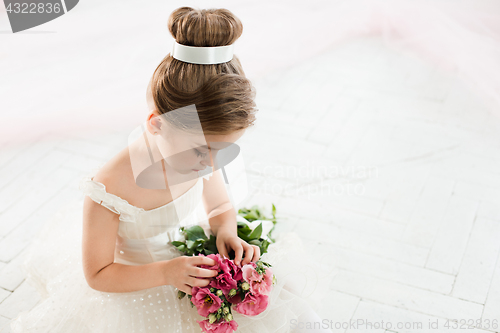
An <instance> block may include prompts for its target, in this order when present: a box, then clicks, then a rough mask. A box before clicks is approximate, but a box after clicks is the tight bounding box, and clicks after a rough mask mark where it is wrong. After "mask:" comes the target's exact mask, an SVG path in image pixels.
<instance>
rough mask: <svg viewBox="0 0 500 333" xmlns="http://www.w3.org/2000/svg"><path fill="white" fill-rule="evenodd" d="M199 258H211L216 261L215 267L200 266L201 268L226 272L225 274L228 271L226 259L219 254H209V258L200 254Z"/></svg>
mask: <svg viewBox="0 0 500 333" xmlns="http://www.w3.org/2000/svg"><path fill="white" fill-rule="evenodd" d="M198 256H201V257H207V258H210V259H212V260H213V261H215V265H213V266H209V265H200V266H199V267H200V268H206V269H213V270H216V271H224V272H225V271H226V270H228V268H227V263H225V262H224V259H223V258H222V257H221V256H220V254H218V253H217V254H209V255H208V256H206V255H204V254H202V253H199V254H198Z"/></svg>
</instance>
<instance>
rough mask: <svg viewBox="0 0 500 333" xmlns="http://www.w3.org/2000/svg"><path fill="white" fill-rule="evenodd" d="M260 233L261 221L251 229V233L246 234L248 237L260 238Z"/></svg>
mask: <svg viewBox="0 0 500 333" xmlns="http://www.w3.org/2000/svg"><path fill="white" fill-rule="evenodd" d="M261 235H262V222H261V223H259V225H258V226H257V227H256V228H255V229H253V231H252V233H251V234H250V235H249V236H248V238H251V239H253V238H260V236H261Z"/></svg>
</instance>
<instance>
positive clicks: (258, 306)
mask: <svg viewBox="0 0 500 333" xmlns="http://www.w3.org/2000/svg"><path fill="white" fill-rule="evenodd" d="M268 304H269V296H267V295H259V294H257V295H252V294H251V293H248V294H246V296H245V299H244V300H243V302H241V303H238V304H236V305H235V307H234V310H236V311H237V312H239V313H241V314H244V315H247V316H256V315H258V314H259V313H261V312H262V311H264V310H265V309H266V308H267V305H268Z"/></svg>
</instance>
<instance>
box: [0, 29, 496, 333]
mask: <svg viewBox="0 0 500 333" xmlns="http://www.w3.org/2000/svg"><path fill="white" fill-rule="evenodd" d="M254 84H255V86H256V88H257V103H258V105H259V109H260V111H259V114H258V121H257V125H256V127H255V128H253V129H251V130H249V131H248V133H247V134H246V135H245V136H244V137H243V138H242V140H241V142H240V143H241V145H242V147H243V150H242V151H243V156H244V159H245V163H246V167H247V170H248V174H249V182H250V184H251V190H252V193H251V195H249V197H248V198H247V200H246V201H245V202H244V203H242V204H241V205H242V206H246V205H253V204H263V205H265V207H269V208H270V204H271V202H274V203H275V204H276V207H277V211H278V215H279V216H280V217H281V218H282V221H281V223H280V224H279V225H278V226H277V230H276V232H277V233H279V232H281V231H284V230H294V231H297V232H298V233H300V235H301V236H302V237H303V239H304V241H305V242H306V244H307V245H308V246H310V247H311V248H313V249H315V250H317V251H323V252H329V253H331V256H330V259H329V262H327V263H325V264H333V265H337V266H338V267H339V268H340V273H339V274H338V275H337V277H336V278H335V279H334V280H333V281H332V284H331V286H329V288H330V289H329V291H328V293H329V295H330V296H331V302H330V303H329V305H328V307H326V308H325V309H324V311H323V313H321V315H322V317H323V318H325V319H328V320H331V321H332V322H334V323H335V324H334V325H333V326H332V328H333V331H335V332H354V331H356V332H358V331H363V332H365V331H370V332H371V331H374V332H384V331H386V332H423V331H429V332H441V331H446V332H448V331H456V332H463V331H464V329H463V326H462V329H460V325H459V326H458V327H454V326H453V325H454V324H453V323H452V322H448V324H449V327H446V326H445V325H446V323H447V322H446V320H447V319H455V320H462V321H466V323H467V324H469V323H471V322H474V327H475V328H474V329H470V330H466V331H467V332H470V331H474V332H498V331H499V329H498V328H497V329H494V328H491V323H490V328H489V329H485V328H484V327H483V328H482V329H481V327H480V326H479V325H477V323H478V320H479V319H483V320H487V319H489V320H493V319H497V320H499V319H500V260H498V257H499V253H500V242H499V241H498V240H499V239H500V205H499V203H500V171H499V170H500V119H497V118H495V117H494V116H493V115H491V114H490V113H489V112H488V110H486V109H485V108H484V106H483V104H482V102H481V101H480V100H479V99H478V98H476V97H475V96H473V95H472V94H471V93H470V92H469V91H468V90H467V88H465V86H464V85H463V84H462V83H461V82H459V81H457V79H456V78H455V77H454V76H453V75H452V74H448V73H442V72H440V71H438V70H436V69H435V68H433V67H431V66H429V65H427V64H426V63H423V62H420V61H419V60H417V58H409V57H407V56H402V55H400V54H398V53H397V52H394V51H392V50H388V49H386V48H385V47H384V46H383V44H382V42H381V40H380V39H379V38H375V37H373V38H364V39H358V40H354V41H351V42H346V43H345V44H343V45H341V46H339V47H337V48H335V49H333V50H331V52H328V53H325V54H323V55H321V56H320V57H318V58H316V59H314V61H309V62H307V63H304V64H303V65H302V66H297V67H295V68H294V69H292V70H289V71H287V72H280V73H275V74H274V75H272V76H269V77H267V78H266V79H263V80H261V81H259V82H255V83H254ZM128 133H129V132H128V131H125V132H118V133H106V134H103V133H97V134H94V135H92V136H90V135H88V134H87V135H85V134H79V135H78V136H75V137H73V138H68V137H64V138H62V137H59V138H58V137H51V138H49V137H46V138H44V140H42V141H40V142H37V143H33V144H31V145H29V144H28V145H23V146H22V147H16V148H13V149H10V150H4V151H1V152H0V172H1V174H2V175H3V176H2V177H0V188H1V190H0V329H1V327H4V330H3V331H1V332H2V333H5V332H9V331H10V329H9V328H8V325H7V324H8V322H9V319H10V318H12V317H14V316H15V315H16V314H17V313H18V312H19V311H22V310H28V309H30V308H31V307H33V306H34V305H35V304H36V302H38V295H36V293H34V290H33V288H32V287H31V286H29V285H28V284H26V283H23V281H24V276H23V274H22V272H21V271H20V270H19V267H18V265H19V263H20V262H21V261H22V256H23V249H25V248H26V246H27V245H28V244H29V242H30V239H31V238H32V237H33V235H34V234H35V233H36V232H37V230H39V228H40V227H41V226H42V225H43V223H44V222H45V221H46V220H47V218H49V217H50V216H51V215H52V214H53V213H54V212H55V211H56V209H57V208H58V207H59V206H60V205H63V204H65V203H67V202H70V201H72V200H79V199H81V198H82V195H81V194H80V193H79V192H78V190H77V180H78V179H79V178H80V177H81V176H82V175H83V174H85V173H86V172H88V171H89V170H90V169H91V168H94V167H97V166H98V165H99V164H100V163H103V162H104V161H106V160H107V159H108V158H109V157H110V156H112V154H113V153H115V152H117V151H118V150H119V149H121V148H122V147H124V146H125V145H126V142H127V135H128ZM382 320H383V321H384V323H385V324H386V325H387V323H391V325H393V326H392V327H388V326H383V327H382V328H380V326H376V324H380V322H381V321H382ZM350 321H351V322H352V321H355V322H357V323H358V324H359V325H358V326H357V327H356V326H349V325H348V324H349V322H350ZM436 321H438V322H437V324H436V325H438V326H439V328H435V326H431V328H430V327H429V325H430V324H431V323H432V325H434V323H436ZM362 322H365V323H366V322H371V323H372V324H375V325H372V327H369V326H367V325H363V324H360V323H362ZM398 323H399V324H400V325H403V328H398V327H397V325H398ZM419 323H421V325H422V328H421V329H420V328H419V326H418V325H419ZM499 324H500V323H499Z"/></svg>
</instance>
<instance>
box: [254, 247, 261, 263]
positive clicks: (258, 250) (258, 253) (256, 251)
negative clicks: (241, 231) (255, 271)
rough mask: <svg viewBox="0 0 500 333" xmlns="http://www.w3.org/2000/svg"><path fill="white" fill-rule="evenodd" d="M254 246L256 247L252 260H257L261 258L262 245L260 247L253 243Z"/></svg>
mask: <svg viewBox="0 0 500 333" xmlns="http://www.w3.org/2000/svg"><path fill="white" fill-rule="evenodd" d="M252 247H253V249H254V252H253V259H252V261H253V262H256V261H257V260H259V258H260V247H258V246H257V245H252Z"/></svg>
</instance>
